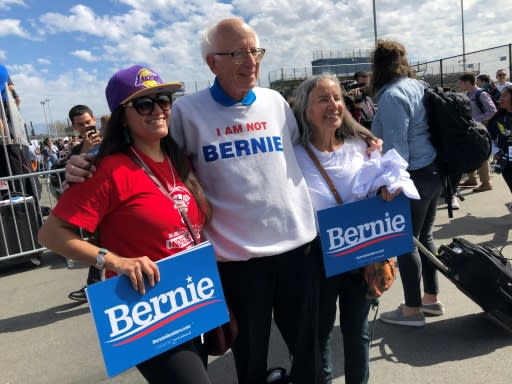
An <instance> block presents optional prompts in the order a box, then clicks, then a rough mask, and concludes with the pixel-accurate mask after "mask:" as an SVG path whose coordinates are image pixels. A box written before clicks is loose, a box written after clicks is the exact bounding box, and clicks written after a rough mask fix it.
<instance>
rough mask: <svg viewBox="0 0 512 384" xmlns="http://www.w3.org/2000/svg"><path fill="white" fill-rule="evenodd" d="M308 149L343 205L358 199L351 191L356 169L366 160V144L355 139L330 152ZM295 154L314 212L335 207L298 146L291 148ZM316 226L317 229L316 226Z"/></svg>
mask: <svg viewBox="0 0 512 384" xmlns="http://www.w3.org/2000/svg"><path fill="white" fill-rule="evenodd" d="M310 148H311V149H312V150H313V152H314V153H315V155H316V157H317V158H318V161H319V162H320V164H322V166H323V167H324V169H325V171H326V172H327V174H328V175H329V176H330V178H331V180H332V182H333V184H334V185H335V187H336V189H337V190H338V193H339V195H340V196H341V199H342V200H343V203H350V202H352V201H356V200H359V198H358V197H357V195H355V194H354V193H353V192H352V190H353V187H354V181H355V179H356V176H357V174H358V172H359V170H360V169H361V167H362V166H363V164H364V163H365V162H366V161H367V160H368V156H367V154H366V149H367V148H368V145H367V144H366V142H365V141H364V140H362V139H359V138H353V139H352V138H349V139H345V141H344V144H343V145H342V146H341V147H340V148H338V149H337V150H336V151H334V152H320V151H318V150H317V149H316V148H315V147H314V146H312V145H310ZM295 155H296V156H297V161H298V162H299V166H300V168H301V169H302V172H303V174H304V178H305V179H306V183H307V185H308V188H309V194H310V196H311V201H312V203H313V208H314V210H315V212H316V211H319V210H321V209H326V208H330V207H334V206H336V205H337V202H336V199H335V198H334V195H333V193H332V191H331V189H330V188H329V185H328V184H327V182H326V181H325V179H324V177H323V176H322V174H321V173H320V172H319V171H318V169H317V167H316V166H315V164H314V163H313V160H311V158H310V157H309V155H308V154H307V152H306V150H305V149H304V147H303V146H302V145H296V146H295ZM315 220H316V217H315ZM316 227H317V230H318V223H316Z"/></svg>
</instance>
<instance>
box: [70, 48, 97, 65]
mask: <svg viewBox="0 0 512 384" xmlns="http://www.w3.org/2000/svg"><path fill="white" fill-rule="evenodd" d="M71 54H72V55H73V56H76V57H79V58H81V59H83V60H85V61H88V62H93V61H97V60H98V58H97V57H95V56H94V55H93V54H92V52H91V51H86V50H85V49H79V50H76V51H73V52H71Z"/></svg>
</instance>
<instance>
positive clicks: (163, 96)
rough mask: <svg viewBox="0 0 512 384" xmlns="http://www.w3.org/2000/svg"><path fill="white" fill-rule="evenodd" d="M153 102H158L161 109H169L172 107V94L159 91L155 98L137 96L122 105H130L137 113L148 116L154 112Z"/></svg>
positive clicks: (165, 110)
mask: <svg viewBox="0 0 512 384" xmlns="http://www.w3.org/2000/svg"><path fill="white" fill-rule="evenodd" d="M155 104H158V106H159V107H160V109H161V110H162V111H164V112H167V111H169V110H170V109H171V107H172V94H170V93H159V94H158V95H156V97H155V98H151V97H148V96H143V97H138V98H136V99H133V100H132V101H130V102H128V103H126V104H125V105H124V107H125V108H127V107H132V108H134V109H135V111H137V113H138V114H139V115H141V116H148V115H151V114H152V113H153V112H154V110H155Z"/></svg>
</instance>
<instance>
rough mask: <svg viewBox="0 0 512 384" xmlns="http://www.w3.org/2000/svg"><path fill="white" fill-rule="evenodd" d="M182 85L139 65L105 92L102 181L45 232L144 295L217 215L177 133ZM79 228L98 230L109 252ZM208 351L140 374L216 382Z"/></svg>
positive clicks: (150, 364) (81, 188)
mask: <svg viewBox="0 0 512 384" xmlns="http://www.w3.org/2000/svg"><path fill="white" fill-rule="evenodd" d="M181 86H182V85H181V83H178V82H175V83H164V82H163V81H162V80H161V79H160V76H159V75H158V74H157V73H155V72H154V71H152V70H151V69H149V68H145V67H142V66H139V65H135V66H132V67H129V68H126V69H122V70H120V71H119V72H117V73H115V74H114V75H113V76H112V78H111V79H110V81H109V83H108V85H107V88H106V92H105V93H106V97H107V102H108V105H109V108H110V111H111V112H112V115H111V118H110V122H109V125H108V129H107V130H106V134H105V137H104V139H103V142H102V144H101V148H100V152H99V154H98V156H97V161H96V170H95V176H94V177H93V178H90V179H88V180H86V181H85V182H84V183H81V184H76V185H73V186H72V187H71V188H69V189H68V190H67V191H66V192H65V193H64V194H63V195H62V196H61V198H60V199H59V202H58V204H57V206H56V207H55V209H54V210H53V211H52V214H51V215H50V216H49V217H48V220H47V221H46V222H45V224H44V225H43V227H42V228H41V230H40V232H39V241H40V243H41V244H43V245H44V246H46V247H47V248H49V249H52V250H54V251H55V252H56V253H58V254H60V255H62V256H66V257H70V258H72V259H74V260H77V261H80V262H83V263H86V264H89V265H95V266H96V267H97V268H99V269H103V268H105V269H106V270H107V277H109V276H112V275H115V274H123V275H126V276H128V278H129V279H130V281H131V284H132V286H133V288H134V289H135V290H137V291H139V292H140V293H141V294H144V293H145V286H144V275H146V277H147V279H148V282H149V285H150V286H153V285H154V284H155V283H157V282H158V281H159V279H160V275H159V271H158V266H157V264H156V263H155V262H156V261H158V260H160V259H163V258H165V257H167V256H169V255H173V254H175V253H177V252H180V251H182V250H184V249H187V248H189V247H191V246H193V245H194V244H195V243H197V242H200V241H201V229H202V226H203V224H204V222H205V220H207V218H208V216H209V205H208V202H207V200H206V197H205V195H204V193H203V190H202V189H201V186H200V185H199V183H198V181H197V179H196V178H195V176H194V174H193V172H192V170H191V168H190V165H189V163H188V161H187V159H186V158H185V156H184V155H183V153H182V152H181V151H180V149H179V148H178V147H177V145H176V143H175V142H174V141H173V140H172V138H171V137H170V135H169V128H168V127H169V118H170V112H171V106H172V97H173V93H174V92H176V91H178V90H180V89H181ZM149 174H152V175H153V176H154V179H152V178H151V177H150V176H149ZM77 228H83V229H85V230H86V231H88V232H96V231H98V233H99V238H100V239H101V248H100V247H98V246H96V245H93V244H90V243H88V242H86V241H84V240H82V239H81V238H80V237H79V236H78V235H77V233H78V232H77V230H76V229H77ZM200 348H201V347H200V345H199V341H198V340H192V341H189V342H187V343H184V344H181V345H180V346H178V347H176V348H173V349H171V350H170V351H167V352H164V353H162V354H160V355H158V356H156V357H154V358H152V359H149V360H147V361H145V362H143V363H141V364H139V365H137V368H138V369H139V371H140V372H141V373H142V375H143V376H144V377H145V378H146V380H148V381H149V382H150V383H154V382H172V383H209V382H210V381H209V379H208V375H207V374H206V367H205V360H204V359H203V357H202V356H201V353H200ZM191 352H192V353H191Z"/></svg>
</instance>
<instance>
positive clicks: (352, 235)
mask: <svg viewBox="0 0 512 384" xmlns="http://www.w3.org/2000/svg"><path fill="white" fill-rule="evenodd" d="M317 217H318V224H319V228H320V240H321V243H322V251H323V258H324V267H325V274H326V276H327V277H330V276H334V275H338V274H340V273H343V272H346V271H350V270H352V269H356V268H360V267H364V266H365V265H368V264H371V263H374V262H377V261H381V260H385V259H389V258H390V257H394V256H399V255H402V254H404V253H407V252H411V251H412V250H413V248H414V245H413V240H412V222H411V211H410V205H409V199H408V198H407V197H406V196H405V195H404V194H403V193H402V194H400V195H399V196H397V197H395V198H394V199H393V200H392V201H390V202H386V201H384V200H383V199H382V198H381V197H380V196H376V197H372V198H369V199H365V200H360V201H356V202H353V203H347V204H343V205H338V206H336V207H332V208H328V209H323V210H320V211H318V212H317Z"/></svg>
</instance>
